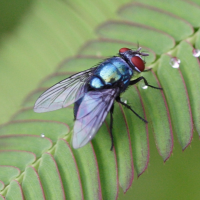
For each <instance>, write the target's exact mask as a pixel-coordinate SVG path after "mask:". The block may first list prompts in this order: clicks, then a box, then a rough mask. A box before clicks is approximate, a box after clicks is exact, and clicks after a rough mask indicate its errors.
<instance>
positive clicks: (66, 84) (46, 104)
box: [34, 68, 96, 113]
mask: <svg viewBox="0 0 200 200" xmlns="http://www.w3.org/2000/svg"><path fill="white" fill-rule="evenodd" d="M95 69H96V68H91V69H88V70H86V71H82V72H79V73H77V74H74V75H72V76H70V77H69V78H67V79H64V80H63V81H61V82H59V83H57V84H55V85H54V86H52V87H51V88H49V89H48V90H46V91H45V92H44V93H43V94H42V95H41V96H40V97H39V98H38V100H37V101H36V103H35V106H34V111H35V112H38V113H41V112H48V111H53V110H57V109H60V108H63V107H67V106H69V105H70V104H72V103H74V102H75V101H77V100H78V99H80V98H81V97H82V96H83V95H84V94H85V90H86V87H85V86H86V84H87V82H88V80H89V78H90V76H91V75H92V74H93V72H94V70H95Z"/></svg>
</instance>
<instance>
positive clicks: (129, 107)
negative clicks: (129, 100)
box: [116, 96, 148, 123]
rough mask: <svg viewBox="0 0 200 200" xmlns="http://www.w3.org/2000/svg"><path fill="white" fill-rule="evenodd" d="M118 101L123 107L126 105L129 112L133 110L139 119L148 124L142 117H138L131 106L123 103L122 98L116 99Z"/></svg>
mask: <svg viewBox="0 0 200 200" xmlns="http://www.w3.org/2000/svg"><path fill="white" fill-rule="evenodd" d="M116 101H117V102H119V103H121V104H122V105H124V106H125V107H127V108H128V109H129V110H131V111H132V112H133V113H134V114H135V115H136V116H137V117H139V118H140V119H141V120H142V121H143V122H145V123H148V121H146V120H145V119H143V118H142V117H140V115H138V114H137V113H136V112H135V111H134V110H133V109H132V108H131V106H129V105H127V104H126V103H124V102H123V101H121V99H120V97H119V96H118V97H117V98H116Z"/></svg>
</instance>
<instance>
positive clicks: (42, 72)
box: [0, 0, 200, 200]
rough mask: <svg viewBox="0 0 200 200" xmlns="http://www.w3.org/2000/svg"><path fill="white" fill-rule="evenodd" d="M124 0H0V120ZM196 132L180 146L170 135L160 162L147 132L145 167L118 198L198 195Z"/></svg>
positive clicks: (187, 197)
mask: <svg viewBox="0 0 200 200" xmlns="http://www.w3.org/2000/svg"><path fill="white" fill-rule="evenodd" d="M127 2H128V1H117V0H113V1H109V2H107V1H101V2H98V1H89V0H86V1H84V2H81V1H71V0H68V1H61V0H60V1H58V0H57V1H56V0H49V1H47V0H41V1H37V0H35V1H34V0H9V1H6V0H1V1H0V91H1V98H0V110H1V112H0V113H1V115H0V123H1V124H3V123H5V122H7V121H8V120H9V118H10V117H11V116H12V115H13V114H14V113H16V112H17V111H18V110H19V109H20V108H21V103H22V101H23V100H24V98H25V97H26V96H27V95H28V94H29V93H30V92H32V91H33V90H34V89H36V88H37V85H38V84H39V82H40V81H41V80H42V79H43V78H44V77H46V76H47V75H49V74H51V73H52V72H53V71H54V70H55V68H56V67H57V66H58V65H59V63H60V62H61V61H63V59H65V58H67V57H70V56H73V55H75V54H76V52H77V51H78V49H79V48H80V47H81V46H82V45H83V44H84V43H85V42H87V41H88V40H89V39H93V38H96V37H97V36H96V35H95V31H94V29H95V28H96V27H97V26H98V25H99V24H100V23H102V22H104V21H106V20H108V19H116V18H117V16H116V10H117V9H118V8H119V7H120V6H121V5H124V4H125V3H127ZM177 9H178V8H177ZM58 13H60V16H59V15H58ZM57 21H61V22H62V24H63V26H61V25H60V24H58V23H57ZM88 67H90V66H88ZM197 135H198V134H197V133H194V139H193V140H192V143H191V145H190V146H189V147H188V148H187V149H186V150H185V151H184V152H182V150H181V147H180V145H179V144H178V141H177V138H176V136H174V150H173V155H172V156H171V157H170V159H169V160H168V161H167V162H166V163H163V160H162V158H161V157H160V156H159V154H158V151H157V150H156V146H155V141H154V138H153V135H152V134H150V136H149V137H150V164H149V167H148V169H147V170H146V172H145V173H144V174H142V175H141V176H140V177H139V178H138V179H137V177H135V179H134V182H133V185H132V186H131V188H130V189H129V190H128V192H127V193H126V194H125V195H124V194H123V192H122V190H121V189H120V194H119V199H141V200H145V199H148V200H151V199H165V200H168V199H173V200H177V199H182V200H191V199H192V200H196V199H200V189H199V188H200V143H199V138H198V136H197ZM135 174H136V173H135Z"/></svg>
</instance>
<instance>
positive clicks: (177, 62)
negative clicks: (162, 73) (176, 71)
mask: <svg viewBox="0 0 200 200" xmlns="http://www.w3.org/2000/svg"><path fill="white" fill-rule="evenodd" d="M180 63H181V61H180V59H178V58H177V57H173V58H171V60H170V63H169V64H170V65H171V66H172V67H173V68H179V66H180Z"/></svg>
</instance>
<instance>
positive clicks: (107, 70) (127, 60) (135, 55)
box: [34, 47, 162, 150]
mask: <svg viewBox="0 0 200 200" xmlns="http://www.w3.org/2000/svg"><path fill="white" fill-rule="evenodd" d="M148 55H149V54H147V53H143V52H141V47H139V48H138V49H137V50H136V51H133V50H132V49H129V48H121V49H120V50H119V54H118V56H113V57H111V58H108V59H106V60H104V61H103V62H101V63H100V64H98V66H97V67H93V68H90V69H88V70H85V71H82V72H79V73H77V74H74V75H72V76H70V77H69V78H66V79H64V80H62V81H60V82H59V83H57V84H55V85H54V86H52V87H51V88H49V89H48V90H46V91H45V92H44V93H43V94H42V95H41V96H40V97H39V98H38V100H37V101H36V103H35V106H34V111H35V112H38V113H41V112H48V111H53V110H57V109H60V108H64V107H67V106H69V105H70V104H72V103H74V119H75V124H74V130H73V139H72V145H73V148H75V149H77V148H80V147H82V146H84V145H86V144H87V143H88V142H89V141H90V140H92V138H93V137H94V136H95V134H96V133H97V132H98V130H99V128H100V127H101V125H102V123H103V122H104V120H105V118H106V116H107V114H108V113H109V112H110V133H111V150H112V149H113V145H114V143H113V134H112V125H113V111H114V101H117V102H118V103H120V104H122V105H124V106H125V107H127V108H128V109H129V110H131V111H132V112H133V113H134V114H135V115H136V116H137V117H139V118H140V119H141V120H142V121H144V122H145V123H147V121H146V120H145V119H143V118H142V117H140V116H139V115H138V114H137V113H136V112H135V111H134V110H133V109H132V108H131V106H129V105H127V104H126V103H124V102H123V101H121V98H120V94H121V93H122V92H124V91H125V90H126V89H127V88H128V86H130V85H134V84H136V83H138V82H139V81H140V80H143V81H144V83H145V85H146V86H149V87H151V88H155V89H162V88H158V87H154V86H152V85H149V84H148V82H147V80H146V79H145V78H144V77H143V76H141V77H139V78H137V79H135V80H131V78H132V77H133V76H134V74H135V73H136V72H138V73H140V72H146V71H148V70H144V69H145V62H144V60H143V59H142V56H148Z"/></svg>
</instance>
